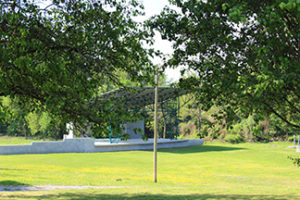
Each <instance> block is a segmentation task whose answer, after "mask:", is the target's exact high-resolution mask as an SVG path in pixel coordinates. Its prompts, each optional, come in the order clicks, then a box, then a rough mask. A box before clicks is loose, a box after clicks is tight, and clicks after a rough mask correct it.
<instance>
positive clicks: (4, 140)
mask: <svg viewBox="0 0 300 200" xmlns="http://www.w3.org/2000/svg"><path fill="white" fill-rule="evenodd" d="M38 141H41V140H38V139H25V137H11V136H2V135H0V145H16V144H31V143H32V142H38Z"/></svg>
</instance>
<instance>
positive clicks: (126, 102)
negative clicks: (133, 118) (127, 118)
mask: <svg viewBox="0 0 300 200" xmlns="http://www.w3.org/2000/svg"><path fill="white" fill-rule="evenodd" d="M186 93H187V92H186V91H185V90H182V89H179V88H173V87H159V88H158V103H162V102H165V101H168V100H171V99H175V98H176V97H179V96H181V95H183V94H186ZM99 98H100V99H101V100H108V99H115V100H116V102H117V103H121V104H123V106H124V107H125V108H127V109H133V108H143V107H145V106H147V105H151V104H153V103H154V87H130V88H121V89H116V90H113V91H110V92H106V93H103V94H101V95H100V96H99Z"/></svg>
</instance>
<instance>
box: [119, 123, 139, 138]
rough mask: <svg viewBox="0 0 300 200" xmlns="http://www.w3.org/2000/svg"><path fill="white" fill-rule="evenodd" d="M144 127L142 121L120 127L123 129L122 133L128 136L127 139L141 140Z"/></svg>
mask: <svg viewBox="0 0 300 200" xmlns="http://www.w3.org/2000/svg"><path fill="white" fill-rule="evenodd" d="M144 126H145V125H144V120H139V121H136V122H127V123H126V124H122V125H121V127H123V133H125V134H128V135H129V139H141V138H142V135H144V133H145V128H144Z"/></svg>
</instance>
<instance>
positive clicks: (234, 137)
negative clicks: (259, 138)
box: [224, 134, 243, 144]
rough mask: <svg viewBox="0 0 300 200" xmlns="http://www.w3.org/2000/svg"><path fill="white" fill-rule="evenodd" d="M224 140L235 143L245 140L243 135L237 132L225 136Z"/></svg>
mask: <svg viewBox="0 0 300 200" xmlns="http://www.w3.org/2000/svg"><path fill="white" fill-rule="evenodd" d="M224 140H225V141H226V142H230V143H232V144H234V143H240V142H243V137H242V136H241V135H240V134H236V135H233V134H228V135H226V136H225V137H224Z"/></svg>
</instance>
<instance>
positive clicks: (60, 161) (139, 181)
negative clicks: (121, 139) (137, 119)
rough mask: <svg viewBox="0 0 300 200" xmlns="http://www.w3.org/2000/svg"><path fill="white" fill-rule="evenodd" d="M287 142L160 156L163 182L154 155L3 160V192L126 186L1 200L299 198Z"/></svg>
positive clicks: (9, 195) (297, 171) (8, 195)
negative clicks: (47, 187) (21, 188)
mask: <svg viewBox="0 0 300 200" xmlns="http://www.w3.org/2000/svg"><path fill="white" fill-rule="evenodd" d="M289 145H291V144H287V143H270V144H250V143H243V144H235V145H232V144H224V143H211V144H205V145H203V146H194V147H186V148H174V149H161V150H159V153H158V183H153V181H152V179H153V178H152V173H153V153H152V151H128V152H109V153H68V154H39V155H9V156H7V155H6V156H0V185H31V186H36V185H76V186H77V185H78V186H79V185H93V186H126V187H128V188H104V189H85V190H57V191H39V192H32V191H31V192H2V193H0V199H234V200H235V199H300V168H298V167H296V166H294V165H293V164H292V161H291V160H289V159H288V156H300V154H299V153H296V152H295V149H288V148H287V146H289Z"/></svg>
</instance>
